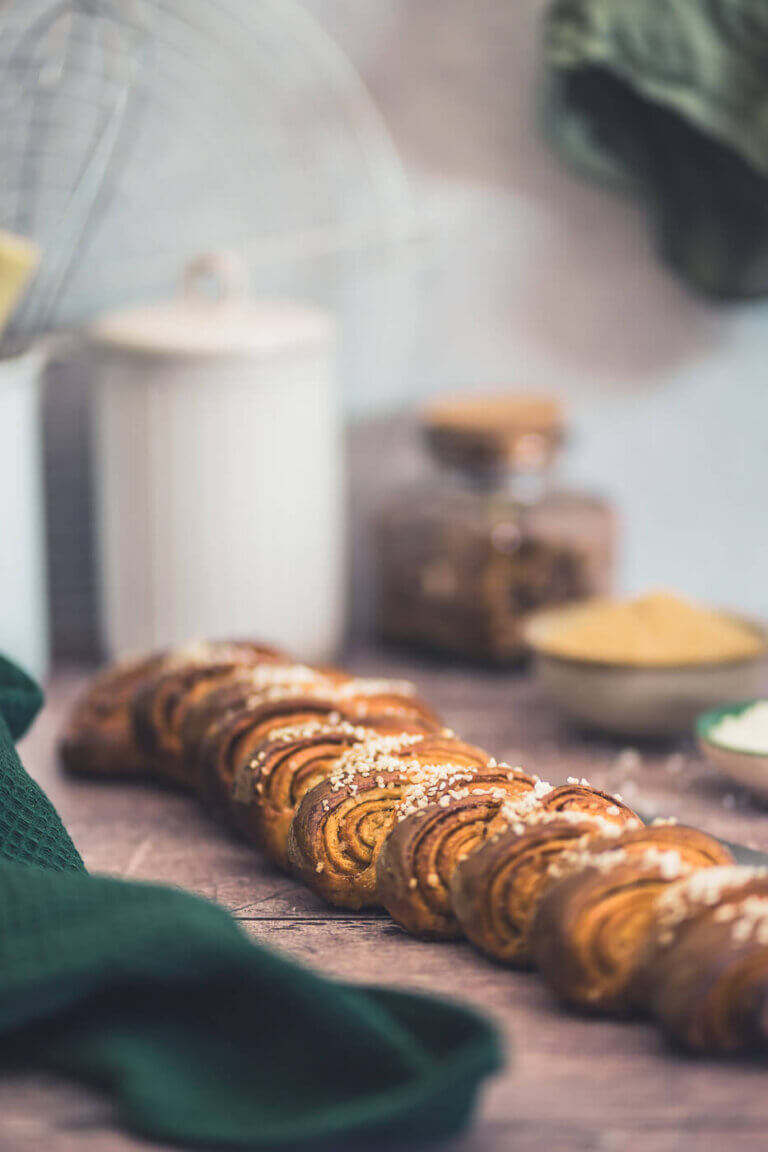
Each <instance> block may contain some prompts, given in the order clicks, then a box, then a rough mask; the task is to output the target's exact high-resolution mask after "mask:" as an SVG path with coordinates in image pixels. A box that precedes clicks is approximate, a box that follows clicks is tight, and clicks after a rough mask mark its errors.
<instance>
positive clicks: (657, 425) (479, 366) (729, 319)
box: [48, 0, 768, 641]
mask: <svg viewBox="0 0 768 1152" xmlns="http://www.w3.org/2000/svg"><path fill="white" fill-rule="evenodd" d="M242 2H243V4H244V5H247V4H248V0H242ZM544 7H545V4H544V0H473V2H472V3H471V4H468V3H466V0H305V8H306V9H307V11H308V12H309V13H310V14H311V15H313V16H314V17H315V18H316V19H317V20H318V21H319V22H321V24H322V25H323V27H324V28H325V29H327V31H328V32H329V33H330V34H331V35H332V36H333V37H334V38H335V40H336V41H337V42H338V44H339V45H340V47H341V48H342V49H343V51H344V52H345V53H346V54H347V55H348V56H349V57H350V59H351V60H352V61H353V63H354V65H355V66H356V68H357V69H358V71H359V72H360V74H361V76H362V78H363V80H364V81H365V83H366V84H367V85H368V87H369V89H370V91H371V93H372V94H373V97H374V100H375V101H376V104H377V105H378V107H379V109H380V110H381V112H382V114H383V117H384V119H385V121H386V124H387V126H388V128H389V130H390V132H391V134H392V136H393V139H394V142H395V144H396V146H397V149H398V151H399V153H400V156H401V157H402V160H403V162H404V166H405V170H406V173H407V177H408V181H409V184H410V190H411V196H412V202H413V221H412V228H411V229H410V233H409V236H408V238H407V239H406V240H405V241H404V242H403V243H402V244H401V245H399V246H398V247H397V249H396V250H395V251H394V252H389V253H388V254H387V255H386V256H382V255H381V254H380V253H379V254H377V253H375V252H373V253H371V254H370V256H369V257H368V258H359V259H358V260H357V261H356V262H355V266H354V270H353V274H351V275H350V276H348V277H347V279H346V280H342V281H339V280H338V279H336V280H334V277H333V276H326V277H323V276H318V275H316V274H315V273H312V274H311V275H310V274H309V273H308V275H307V280H306V284H305V285H303V286H302V285H301V284H299V290H301V289H302V287H303V288H304V292H303V294H304V295H306V296H308V297H310V298H315V299H318V300H320V301H321V302H323V303H330V304H332V305H333V306H335V307H338V308H339V309H340V310H341V312H342V316H343V318H344V320H345V336H346V350H345V364H344V375H345V389H346V397H347V404H348V409H349V412H350V414H351V415H352V416H353V417H354V418H355V419H356V420H358V421H359V420H364V421H370V420H371V419H373V418H377V417H379V416H381V415H382V414H386V413H390V412H392V411H396V410H399V409H403V408H404V407H406V406H408V405H410V404H413V403H416V402H418V401H419V400H420V399H422V398H424V397H425V396H428V395H431V394H435V393H438V392H441V391H450V390H454V391H457V390H468V389H489V388H497V387H506V386H511V387H523V388H528V387H535V388H542V389H546V388H554V389H556V390H557V391H558V392H561V393H562V394H563V395H564V397H565V398H566V400H567V401H568V402H569V406H570V409H571V412H572V418H573V425H574V431H573V438H572V445H571V451H570V454H569V460H568V470H569V474H570V475H571V476H572V477H573V478H574V479H577V480H579V481H583V482H584V483H587V484H589V485H592V486H597V487H601V488H603V489H606V490H608V491H609V492H610V493H611V494H612V495H613V497H614V498H615V500H616V502H617V504H618V506H619V508H620V511H621V515H622V520H623V524H624V532H625V537H624V550H623V557H622V566H621V579H622V585H623V587H624V588H625V589H626V590H635V589H639V588H643V587H646V586H649V585H653V586H659V585H663V586H676V587H678V588H680V589H682V590H684V591H685V592H687V593H689V594H691V595H696V596H700V597H703V598H706V599H710V600H713V601H720V602H723V603H726V604H732V605H737V606H741V607H743V608H746V609H747V610H750V611H754V612H756V613H763V614H768V533H766V531H765V530H764V520H765V517H764V511H763V490H764V486H765V477H766V460H768V391H767V390H766V381H765V376H766V352H768V302H766V303H765V304H760V303H757V304H751V305H745V306H738V307H736V306H729V307H723V306H714V305H712V304H710V303H708V302H706V301H703V300H701V299H697V298H695V297H693V296H692V295H691V294H690V293H689V292H688V291H687V290H686V289H685V288H683V287H682V286H681V285H680V284H679V283H678V282H676V281H675V279H674V278H673V277H672V276H671V274H670V273H668V272H667V271H666V270H665V268H664V267H663V266H661V265H660V263H659V262H658V260H657V258H656V255H655V252H654V249H653V244H652V238H651V234H650V229H649V226H648V221H647V219H646V218H645V216H644V214H643V212H642V210H641V209H640V208H639V206H637V205H635V204H633V203H631V202H627V201H625V200H622V199H620V198H617V197H616V196H615V195H613V194H612V193H609V192H608V191H605V190H603V189H601V188H599V187H595V186H592V185H589V184H586V183H584V182H582V181H581V180H580V179H579V178H577V177H576V176H575V175H573V174H572V173H570V172H569V171H567V170H566V169H565V168H564V166H563V165H562V163H561V162H560V161H559V160H558V159H557V157H555V156H553V155H552V154H551V153H550V151H549V150H548V148H547V146H546V145H545V144H544V143H543V142H542V140H541V139H540V138H539V136H538V133H537V129H536V100H537V95H536V74H537V66H538V65H537V24H538V19H539V17H540V15H541V12H542V11H543V9H544ZM253 100H254V101H255V102H257V103H258V101H259V89H258V80H257V78H254V90H253ZM323 114H324V110H323V109H322V108H318V106H317V104H316V103H314V102H312V103H310V102H308V104H307V106H306V108H305V109H304V112H303V115H305V116H306V117H307V122H308V123H310V122H311V121H313V120H314V121H316V120H317V118H318V117H319V116H322V115H323ZM253 162H254V158H253V156H252V155H249V154H248V153H247V151H246V153H244V158H243V163H248V164H252V163H253ZM232 175H233V178H234V177H236V173H233V174H232ZM273 283H274V284H275V285H276V286H277V287H279V277H278V278H277V279H274V277H273V279H272V280H271V279H270V277H269V276H265V277H264V280H263V282H261V283H259V284H257V285H256V287H257V288H261V289H263V290H265V291H270V290H271V288H272V286H273ZM329 283H333V284H334V285H335V287H334V289H333V290H330V289H329V288H328V284H329ZM339 283H343V285H344V287H343V288H342V289H341V290H339V289H338V284H339ZM292 287H293V288H294V289H295V280H294V282H293V284H292ZM121 291H122V293H123V294H124V295H126V294H127V295H128V296H130V295H131V288H130V284H127V285H126V284H124V285H122V286H121ZM96 303H97V304H98V301H97V302H96ZM78 386H79V385H78V383H77V382H75V383H74V384H73V383H72V382H71V381H70V391H69V395H70V400H67V398H66V397H67V389H66V388H62V389H61V390H60V392H59V398H57V399H55V400H54V401H53V409H54V410H53V412H50V411H49V433H48V440H49V447H48V451H49V458H50V457H51V454H52V455H53V457H54V458H55V456H56V453H57V452H60V451H61V447H62V444H61V437H63V436H67V435H68V436H69V437H70V439H71V438H72V437H75V438H76V437H77V436H81V435H82V429H81V428H80V430H78V427H79V426H78V425H77V420H75V419H73V417H72V415H71V412H70V417H69V423H67V418H66V416H65V418H64V419H63V420H60V416H61V413H60V412H59V408H61V407H62V406H63V408H64V410H65V411H66V408H67V405H69V406H70V408H71V406H72V401H71V395H72V388H73V387H74V388H77V387H78ZM50 407H51V405H50V403H49V409H50ZM75 407H76V406H75ZM59 424H61V430H59ZM364 435H365V436H368V435H369V433H368V432H366V433H364ZM367 442H368V441H367V440H366V443H367ZM389 442H391V441H389ZM386 443H388V441H386V440H383V441H382V444H386ZM375 468H376V477H372V478H371V479H372V481H374V480H375V483H372V487H373V489H374V490H376V489H378V488H379V487H386V486H387V485H388V484H390V483H395V482H398V481H399V478H400V476H401V474H402V468H401V467H398V466H396V465H395V461H394V459H393V457H392V455H390V453H389V452H386V451H383V452H381V453H379V456H378V459H377V461H376V464H375ZM81 480H82V477H81ZM64 495H65V496H66V499H68V500H70V499H71V498H72V497H71V494H70V495H66V494H64ZM54 502H55V493H54ZM366 514H367V506H365V507H360V506H359V502H358V507H357V515H358V516H362V517H363V518H364V517H365V515H366ZM55 523H56V517H55V514H54V527H53V531H54V532H55ZM83 531H84V534H85V535H86V536H87V532H86V531H85V530H83ZM81 546H82V548H83V549H84V550H85V549H87V547H88V540H87V539H85V538H84V539H83V540H82V541H81ZM83 554H85V553H84V552H83ZM77 564H78V561H75V562H74V568H72V570H71V571H70V574H69V577H68V580H67V579H63V577H62V574H61V572H59V575H58V577H57V579H58V585H56V583H55V581H54V601H55V602H56V597H58V600H59V602H60V604H61V603H64V602H68V603H69V607H70V613H71V611H74V613H75V615H76V614H77V611H79V607H78V604H79V600H78V597H79V596H80V591H79V589H80V588H81V587H83V586H84V583H83V575H82V573H81V572H80V573H78V571H76V569H77ZM62 580H63V583H64V584H65V585H67V583H68V587H69V591H68V592H67V591H66V589H65V590H62ZM86 583H87V581H86ZM89 594H90V593H89ZM68 596H69V600H68V601H67V597H68ZM72 596H74V597H75V601H77V603H75V602H74V601H73V600H72ZM57 615H58V618H59V621H60V622H59V625H58V628H57V635H58V639H59V641H61V637H62V625H61V619H62V613H61V610H60V611H59V612H58V614H57ZM66 615H67V613H66V612H65V613H64V616H65V617H66ZM65 631H66V629H65Z"/></svg>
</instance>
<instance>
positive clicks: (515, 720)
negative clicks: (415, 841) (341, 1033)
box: [0, 652, 768, 1152]
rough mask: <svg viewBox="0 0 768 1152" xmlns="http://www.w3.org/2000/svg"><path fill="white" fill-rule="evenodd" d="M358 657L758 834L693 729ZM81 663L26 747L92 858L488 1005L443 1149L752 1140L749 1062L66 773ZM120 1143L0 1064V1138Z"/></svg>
mask: <svg viewBox="0 0 768 1152" xmlns="http://www.w3.org/2000/svg"><path fill="white" fill-rule="evenodd" d="M348 663H350V664H351V665H352V666H353V667H354V668H355V670H356V671H358V672H364V673H382V672H386V673H387V674H388V675H395V676H400V675H411V676H412V677H413V678H414V679H416V680H417V682H418V684H419V687H420V688H421V690H422V691H423V694H424V695H425V696H426V698H427V699H429V700H430V702H432V703H434V704H435V706H436V707H438V708H439V709H440V710H441V711H442V712H443V714H444V715H445V717H446V720H447V721H448V723H450V724H451V725H452V726H453V727H455V728H456V730H457V731H458V732H460V733H461V735H462V736H463V737H464V738H466V739H468V740H473V741H477V742H479V743H481V744H483V745H484V746H486V747H488V748H490V749H491V751H492V752H493V753H494V754H495V755H496V756H497V757H499V758H500V759H501V758H504V759H507V760H508V761H509V762H510V763H513V764H515V763H521V764H523V765H524V766H525V767H526V768H528V769H529V770H532V771H535V772H538V773H539V774H540V775H542V776H544V777H545V778H547V779H550V780H551V781H552V782H553V783H560V782H562V781H563V780H564V779H565V778H566V777H567V776H578V777H581V776H587V777H588V778H589V779H590V781H591V782H592V783H594V784H598V785H601V786H603V787H607V788H610V789H613V790H616V789H618V791H620V792H622V794H623V796H624V798H625V800H626V801H627V802H628V803H630V804H632V805H633V806H635V807H641V808H642V809H643V810H644V811H650V812H657V813H663V814H668V815H676V816H679V817H682V818H684V819H685V820H686V822H689V823H695V824H698V825H699V826H700V827H702V828H705V829H706V830H707V831H709V832H712V833H714V834H715V835H720V836H725V837H728V838H729V839H733V840H739V841H741V842H743V843H750V844H752V845H753V846H755V847H759V848H763V849H766V850H768V819H766V813H765V810H761V808H760V807H759V806H758V805H757V804H756V803H755V802H753V801H751V800H750V799H749V798H748V797H747V796H746V795H745V794H743V793H740V792H738V791H737V790H736V789H734V788H733V787H732V786H731V785H729V784H728V783H727V782H723V781H722V780H721V779H720V778H719V777H718V776H716V774H715V773H714V772H713V771H712V770H711V769H709V768H708V767H707V766H706V765H705V764H704V763H703V762H702V761H701V759H700V758H699V757H698V756H697V755H696V754H695V753H694V751H693V749H692V748H690V747H688V746H680V747H673V746H664V747H656V748H653V749H651V750H644V751H642V753H641V754H640V756H639V758H638V753H637V751H636V750H628V749H622V748H621V747H620V746H619V745H617V744H614V743H611V742H610V741H608V740H601V739H595V738H590V737H587V736H584V735H582V734H579V733H577V732H575V731H573V730H572V729H570V728H568V727H566V726H565V725H564V724H561V723H560V722H559V721H558V719H557V718H556V717H555V716H554V715H553V713H552V711H551V709H550V708H549V707H548V706H547V704H546V703H545V702H544V701H542V700H541V699H540V698H539V697H538V696H537V694H536V691H535V689H534V687H533V686H532V684H531V682H530V680H529V679H528V678H527V677H525V676H522V675H519V674H518V675H510V674H500V673H491V672H486V671H482V670H467V669H459V668H452V667H446V666H439V665H432V664H429V663H426V662H416V661H405V660H403V659H402V658H401V657H398V656H396V655H394V654H390V653H381V652H358V653H353V654H352V655H351V657H350V659H349V661H348ZM82 680H83V674H82V673H80V672H77V671H74V670H73V671H65V672H62V673H60V674H58V675H57V676H56V678H55V679H54V681H53V682H52V684H51V685H50V687H49V692H48V704H47V706H46V708H45V710H44V711H43V713H42V715H41V717H40V720H39V721H38V723H37V725H36V726H35V728H34V729H33V731H32V732H31V733H30V735H29V736H28V737H27V738H26V740H25V741H24V742H23V744H22V747H21V752H22V756H23V758H24V761H25V764H26V765H27V767H28V768H29V770H30V772H31V773H32V774H33V775H34V776H35V777H36V779H38V780H39V781H40V783H41V784H42V785H43V787H44V788H45V789H46V790H47V792H48V794H49V796H50V797H51V799H52V800H53V801H54V803H55V804H56V805H57V807H58V808H59V811H60V812H61V815H62V817H63V819H64V821H65V823H66V824H67V827H68V828H69V830H70V832H71V834H72V836H73V838H74V840H75V843H76V844H77V846H78V848H79V849H80V850H81V852H82V854H83V857H84V859H85V862H86V864H87V866H88V867H89V868H90V869H91V870H93V871H103V872H110V873H113V874H116V875H121V876H132V877H134V878H136V879H142V880H152V881H159V882H164V883H170V884H177V885H180V886H183V887H185V888H189V889H191V890H192V891H195V892H198V893H200V894H201V895H203V896H207V897H209V898H211V899H214V900H218V901H219V902H220V903H222V904H223V905H224V906H225V907H227V908H229V909H230V910H231V911H232V912H233V914H234V915H235V916H236V917H238V919H240V920H241V921H243V923H244V927H245V928H246V930H247V931H248V932H249V934H251V935H252V936H253V937H254V939H257V940H259V941H260V942H262V943H264V944H267V945H269V946H270V947H274V948H277V949H279V950H280V951H282V952H284V953H285V954H287V955H290V956H293V957H295V958H296V959H297V960H299V961H301V962H303V963H307V964H311V965H312V966H313V967H315V968H317V969H319V970H321V971H324V972H327V973H328V974H331V975H335V976H339V977H343V978H345V979H349V980H361V981H365V982H370V981H376V982H381V983H390V984H396V985H399V986H407V987H412V988H417V989H422V990H424V991H429V992H434V993H437V994H444V995H447V996H461V997H463V998H464V999H466V1000H469V1001H471V1002H472V1003H473V1004H475V1005H476V1006H477V1007H479V1008H481V1009H483V1010H485V1011H486V1012H488V1013H489V1014H490V1015H492V1016H493V1017H494V1018H495V1019H496V1020H497V1021H498V1022H499V1024H500V1025H501V1027H502V1029H503V1031H504V1033H505V1036H506V1037H507V1043H508V1048H509V1063H508V1067H507V1069H506V1071H505V1072H504V1073H503V1074H502V1075H501V1076H499V1077H497V1078H496V1079H495V1081H494V1082H493V1083H492V1084H491V1085H490V1086H489V1088H488V1090H487V1093H486V1094H485V1096H484V1099H483V1101H482V1104H481V1106H480V1109H479V1112H478V1116H477V1120H476V1123H475V1125H474V1126H473V1127H472V1129H471V1130H470V1131H469V1132H468V1133H467V1134H466V1135H465V1136H463V1137H461V1138H459V1139H457V1140H454V1141H452V1142H450V1143H449V1144H447V1145H444V1147H443V1149H442V1150H441V1152H497V1150H498V1152H502V1150H506V1149H508V1148H509V1149H512V1148H514V1149H515V1152H542V1149H546V1152H582V1150H589V1152H682V1150H683V1149H685V1150H686V1152H687V1150H689V1149H690V1150H692V1152H722V1149H723V1148H725V1147H727V1148H728V1149H729V1152H753V1150H754V1152H758V1150H761V1152H762V1150H764V1148H765V1146H766V1136H765V1133H766V1132H767V1131H768V1097H767V1096H766V1094H765V1092H764V1091H763V1085H764V1082H765V1071H764V1068H762V1067H760V1066H759V1065H756V1064H744V1063H730V1064H727V1063H718V1062H715V1061H708V1060H691V1059H688V1058H685V1057H682V1056H680V1055H679V1054H677V1053H675V1052H673V1051H670V1050H669V1049H668V1048H666V1047H665V1045H664V1043H663V1041H662V1040H661V1038H660V1037H659V1035H658V1033H657V1032H656V1031H655V1030H654V1029H653V1028H652V1027H650V1026H647V1025H644V1024H622V1023H614V1022H612V1021H594V1020H581V1019H579V1018H577V1017H574V1016H569V1015H567V1014H565V1013H563V1012H562V1011H561V1010H560V1009H559V1008H558V1007H557V1006H556V1005H555V1004H554V1002H553V1000H552V999H551V997H550V996H549V994H548V992H547V991H546V989H545V988H544V987H543V985H542V984H541V983H540V982H539V981H538V980H537V978H536V977H535V976H534V975H531V974H528V973H515V972H510V971H507V970H505V969H503V968H501V967H499V966H497V965H494V964H493V963H491V962H490V961H488V960H486V959H484V958H483V957H481V956H480V955H479V954H477V953H476V952H474V951H473V950H472V949H471V948H470V947H469V946H468V945H467V944H463V943H461V944H454V943H434V944H425V943H421V942H418V941H415V940H412V939H410V938H409V937H408V936H407V935H405V933H403V932H402V931H401V930H400V929H398V928H397V927H396V926H395V925H393V924H392V923H391V922H390V921H389V920H388V919H387V918H386V917H385V916H383V915H380V914H376V913H363V914H351V913H348V912H344V911H336V910H334V909H329V908H327V907H326V906H325V905H323V904H322V903H321V901H320V900H318V899H317V898H316V897H315V896H313V895H312V894H311V893H310V892H308V891H307V890H306V889H305V888H304V887H302V886H301V885H299V884H297V883H295V882H294V881H293V880H291V879H290V878H288V877H285V876H282V875H280V874H279V873H277V872H275V871H274V870H272V869H271V868H270V867H268V866H267V865H266V864H264V862H263V861H261V860H260V859H259V857H258V856H256V855H255V854H254V853H253V852H252V851H251V850H250V849H249V848H248V847H247V846H246V845H245V844H240V843H239V842H238V841H236V840H235V839H233V837H232V836H231V835H230V834H229V833H228V832H227V831H226V830H225V829H224V828H222V827H220V826H218V825H217V824H216V823H214V822H213V821H212V820H211V819H209V818H208V817H207V816H206V815H205V813H203V812H202V811H201V810H200V809H199V808H198V806H197V804H196V802H195V801H194V800H192V799H190V798H189V797H186V796H181V795H177V794H175V793H173V792H171V791H170V790H166V789H163V788H160V787H157V786H155V785H152V784H149V783H142V782H132V783H119V784H114V783H113V784H110V783H105V784H101V783H99V782H97V781H86V780H73V779H69V778H67V777H65V776H64V775H63V774H62V773H61V772H60V771H59V769H58V766H57V764H56V761H55V754H54V744H55V737H56V733H57V731H58V729H59V727H60V724H61V720H62V717H63V714H64V710H65V709H66V707H67V706H68V704H69V703H70V701H71V700H72V698H73V695H74V693H75V692H76V691H77V690H78V688H79V687H80V685H81V684H82ZM43 1146H45V1147H46V1148H47V1149H50V1150H51V1152H74V1150H76V1149H77V1150H80V1149H83V1150H85V1152H90V1150H91V1149H94V1150H96V1149H98V1150H99V1152H101V1150H102V1149H104V1150H105V1152H123V1150H127V1149H134V1148H135V1149H136V1150H137V1152H139V1149H145V1150H146V1149H148V1148H151V1147H152V1145H148V1144H146V1143H144V1142H139V1141H134V1140H133V1139H132V1138H131V1137H129V1136H127V1135H125V1134H124V1133H121V1132H120V1131H119V1130H118V1129H117V1128H116V1127H115V1126H114V1125H113V1123H112V1114H111V1110H110V1107H109V1104H108V1103H107V1102H105V1101H104V1100H103V1099H101V1098H100V1097H98V1096H97V1095H94V1094H93V1093H91V1092H89V1091H86V1090H85V1089H81V1088H80V1087H78V1086H75V1085H70V1084H65V1083H62V1082H61V1081H58V1080H56V1079H53V1078H49V1077H43V1076H41V1075H39V1074H34V1073H19V1072H14V1073H13V1074H12V1075H9V1076H5V1077H2V1078H0V1152H6V1150H15V1149H19V1152H26V1149H37V1148H39V1147H43Z"/></svg>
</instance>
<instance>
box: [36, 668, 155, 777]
mask: <svg viewBox="0 0 768 1152" xmlns="http://www.w3.org/2000/svg"><path fill="white" fill-rule="evenodd" d="M171 659H172V657H171V656H169V655H168V654H167V653H164V652H159V653H155V654H153V655H151V656H145V657H143V658H141V659H138V660H126V661H122V662H121V663H119V664H115V665H113V666H112V667H111V668H107V669H105V670H104V671H103V672H100V673H99V674H98V675H97V676H95V677H94V678H93V680H92V681H91V683H90V684H89V685H88V687H87V689H86V690H85V692H83V693H82V694H81V696H80V697H79V698H78V699H77V701H76V702H75V704H74V707H73V708H72V711H71V712H70V715H69V718H68V720H67V725H66V728H65V730H64V733H63V735H62V737H61V741H60V744H59V751H60V755H61V759H62V762H63V764H64V766H65V768H67V769H68V770H69V771H70V772H79V773H88V774H94V775H99V776H102V775H103V776H137V775H142V774H143V773H146V772H147V771H148V770H149V765H148V764H147V761H146V758H145V756H144V755H143V753H142V752H141V750H140V749H139V747H138V745H137V743H136V739H135V737H134V731H133V724H132V720H131V702H132V700H133V697H134V694H135V692H136V691H137V690H138V689H139V688H140V687H141V686H142V685H144V684H146V683H147V682H148V681H149V680H152V679H153V678H154V677H155V676H157V675H158V674H159V673H160V672H162V671H163V670H164V669H166V668H167V667H168V665H169V663H170V661H171Z"/></svg>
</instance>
